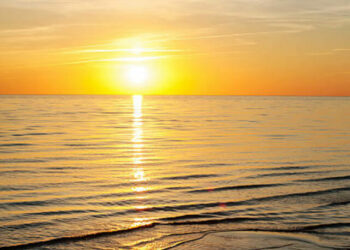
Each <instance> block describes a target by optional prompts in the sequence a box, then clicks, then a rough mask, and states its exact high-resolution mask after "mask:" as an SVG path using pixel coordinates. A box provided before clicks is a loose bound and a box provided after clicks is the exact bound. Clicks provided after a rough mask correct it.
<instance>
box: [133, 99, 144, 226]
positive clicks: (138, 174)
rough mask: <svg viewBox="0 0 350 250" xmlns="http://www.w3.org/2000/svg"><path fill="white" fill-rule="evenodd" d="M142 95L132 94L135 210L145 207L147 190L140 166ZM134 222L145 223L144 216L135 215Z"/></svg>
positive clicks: (138, 224)
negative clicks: (137, 202) (137, 201)
mask: <svg viewBox="0 0 350 250" xmlns="http://www.w3.org/2000/svg"><path fill="white" fill-rule="evenodd" d="M142 100H143V96H142V95H133V96H132V101H133V123H132V127H133V136H132V143H133V159H132V160H133V166H134V168H133V178H134V179H133V181H134V182H138V183H140V185H135V186H134V187H133V188H132V191H134V192H135V193H136V194H137V199H139V204H138V205H136V206H134V208H135V209H136V210H140V211H142V210H144V209H146V208H147V207H146V206H144V205H143V204H142V200H143V199H145V196H144V192H146V191H147V190H148V188H147V187H145V186H144V185H142V184H143V182H144V181H146V180H147V178H146V177H145V171H144V168H143V166H142V163H143V147H144V144H143V140H142V135H143V127H142V126H143V120H142ZM134 221H135V222H134V223H133V225H132V227H136V226H140V225H144V224H147V219H146V218H141V217H135V218H134Z"/></svg>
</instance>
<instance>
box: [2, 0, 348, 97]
mask: <svg viewBox="0 0 350 250" xmlns="http://www.w3.org/2000/svg"><path fill="white" fill-rule="evenodd" d="M349 13H350V2H349V1H348V0H317V1H315V0H305V1H296V0H284V1H281V0H251V1H244V0H217V1H212V0H186V1H185V0H168V1H164V0H147V1H146V0H138V1H125V0H121V1H116V0H84V1H83V0H65V1H62V0H50V1H47V0H31V1H29V0H2V1H1V2H0V94H135V93H137V94H215V95H340V96H350V46H349V44H350V18H349ZM133 67H143V68H144V69H146V70H147V76H148V77H147V80H145V82H143V83H142V84H141V85H137V86H136V85H134V84H132V83H131V82H130V79H128V78H127V77H126V76H125V75H126V72H127V71H128V69H130V68H133Z"/></svg>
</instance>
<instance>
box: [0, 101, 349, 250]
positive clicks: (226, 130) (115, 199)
mask: <svg viewBox="0 0 350 250" xmlns="http://www.w3.org/2000/svg"><path fill="white" fill-rule="evenodd" d="M346 248H348V249H350V97H285V96H284V97H283V96H146V95H144V96H141V95H134V96H112V95H111V96H101V95H100V96H98V95H96V96H94V95H90V96H89V95H71V96H70V95H51V96H50V95H2V96H0V249H346Z"/></svg>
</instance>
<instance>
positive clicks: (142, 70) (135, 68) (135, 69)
mask: <svg viewBox="0 0 350 250" xmlns="http://www.w3.org/2000/svg"><path fill="white" fill-rule="evenodd" d="M125 77H126V79H127V80H128V81H129V82H130V83H132V84H134V85H137V86H140V85H143V84H145V82H146V81H147V80H148V78H149V70H148V68H147V67H146V66H143V65H129V66H128V67H127V68H126V71H125Z"/></svg>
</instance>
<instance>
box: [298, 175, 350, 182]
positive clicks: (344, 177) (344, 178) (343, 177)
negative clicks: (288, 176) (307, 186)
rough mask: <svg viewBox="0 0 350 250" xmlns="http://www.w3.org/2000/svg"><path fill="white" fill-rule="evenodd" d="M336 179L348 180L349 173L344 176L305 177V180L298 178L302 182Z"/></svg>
mask: <svg viewBox="0 0 350 250" xmlns="http://www.w3.org/2000/svg"><path fill="white" fill-rule="evenodd" d="M338 180H350V175H345V176H335V177H325V178H317V179H307V180H300V181H302V182H304V181H307V182H313V181H315V182H316V181H338Z"/></svg>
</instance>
